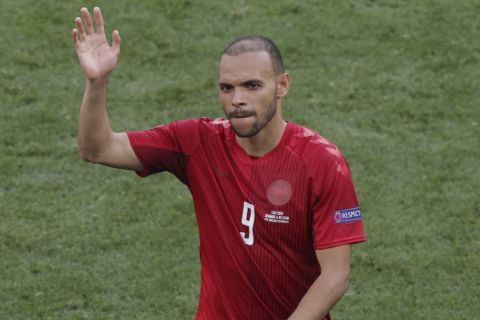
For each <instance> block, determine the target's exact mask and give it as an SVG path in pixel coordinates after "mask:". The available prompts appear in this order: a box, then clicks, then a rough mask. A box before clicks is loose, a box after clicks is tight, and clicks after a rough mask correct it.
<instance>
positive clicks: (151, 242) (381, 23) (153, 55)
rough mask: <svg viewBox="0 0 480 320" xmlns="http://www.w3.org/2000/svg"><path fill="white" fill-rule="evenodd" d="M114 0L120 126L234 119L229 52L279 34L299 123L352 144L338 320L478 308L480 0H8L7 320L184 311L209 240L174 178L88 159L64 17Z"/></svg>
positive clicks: (0, 20) (114, 93)
mask: <svg viewBox="0 0 480 320" xmlns="http://www.w3.org/2000/svg"><path fill="white" fill-rule="evenodd" d="M83 5H86V6H87V7H89V8H90V9H91V8H93V6H94V5H99V6H101V7H102V10H103V13H104V16H105V20H106V28H107V30H108V32H109V33H111V31H112V30H113V28H118V29H119V30H120V33H121V35H122V40H123V43H122V53H121V61H120V65H119V67H118V69H117V70H116V71H115V72H114V74H113V78H112V80H111V83H110V91H109V109H110V115H111V122H112V125H113V127H114V129H115V130H127V129H141V128H148V127H151V126H154V125H156V124H158V123H162V122H168V121H171V120H175V119H179V118H190V117H197V116H210V117H217V116H221V110H220V106H219V103H218V101H217V96H216V87H215V82H216V63H217V60H218V58H219V54H220V52H221V50H222V49H223V48H224V47H225V46H226V45H227V44H228V43H229V42H230V41H231V40H232V39H233V38H235V37H237V36H241V35H246V34H261V35H266V36H269V37H272V38H273V39H274V40H275V41H276V42H277V44H278V45H279V47H280V49H281V50H282V52H283V56H284V60H285V65H286V68H287V69H288V71H289V72H290V73H291V75H292V79H293V83H292V89H291V91H290V94H289V96H288V97H287V98H286V101H285V106H284V113H285V116H286V118H287V119H289V120H291V121H296V122H299V123H302V124H304V125H306V126H308V127H311V128H313V129H315V130H317V131H319V132H320V133H322V134H323V135H325V136H326V137H328V138H330V139H331V140H333V141H334V142H335V143H337V144H338V145H339V146H340V147H341V148H342V150H343V152H344V154H345V155H346V157H347V159H348V161H349V163H350V167H351V169H352V173H353V176H354V180H355V183H356V188H357V191H358V195H359V200H360V204H361V206H362V209H363V212H364V216H365V227H366V232H367V237H368V239H369V241H368V242H367V243H365V244H361V245H358V246H355V247H354V256H353V261H352V275H351V284H350V290H349V291H348V293H347V294H346V296H345V297H344V298H343V299H342V300H341V302H340V303H339V304H338V305H337V306H336V307H335V309H334V311H333V315H334V317H335V318H336V319H385V318H386V317H388V318H389V319H405V318H412V319H479V317H480V316H479V314H480V308H479V307H478V297H479V296H480V289H479V288H480V242H479V240H480V239H479V230H480V222H479V221H480V219H479V218H478V212H480V196H479V192H480V151H479V150H480V148H479V146H480V143H479V141H480V140H479V136H480V128H479V121H480V111H479V107H478V106H479V105H480V93H479V90H478V88H479V87H480V80H479V79H480V71H479V70H480V56H479V52H480V40H479V39H480V31H479V30H480V25H479V24H480V22H479V20H478V14H479V13H480V3H479V2H478V1H474V0H470V1H467V0H460V1H451V0H439V1H433V0H428V1H392V0H368V1H367V0H359V1H354V0H350V1H346V0H345V1H333V0H327V1H322V2H318V1H302V2H293V1H287V0H279V1H275V2H267V1H264V2H258V1H257V2H254V1H237V2H235V3H229V2H225V1H217V0H212V1H206V2H199V1H191V0H190V1H188V0H183V1H173V0H165V1H153V0H151V1H141V2H132V1H124V0H119V1H115V2H112V1H110V2H107V1H98V2H95V3H93V2H91V1H86V2H80V1H68V2H66V1H62V2H60V1H48V0H45V1H31V0H24V1H12V0H4V1H2V4H1V10H0V33H1V34H2V42H1V44H0V46H1V48H0V61H2V64H1V66H0V86H1V88H2V90H1V92H0V128H1V136H0V175H1V176H0V177H1V178H0V318H1V319H191V318H193V315H194V313H195V310H196V305H197V301H198V292H199V259H198V238H197V235H196V232H197V230H196V224H195V219H194V214H193V208H192V204H191V200H190V195H189V193H188V190H187V189H186V188H185V187H184V186H182V185H181V184H180V183H179V182H177V181H176V180H175V179H174V178H173V177H171V176H169V175H168V174H160V175H157V176H154V177H151V178H148V179H145V180H141V179H139V178H137V177H135V175H134V174H133V173H130V172H125V171H119V170H115V169H109V168H102V167H99V166H94V165H90V164H87V163H83V162H82V161H80V159H79V156H78V151H77V147H76V142H75V136H76V128H77V124H76V122H77V114H78V108H79V105H80V100H81V96H82V92H83V85H84V80H83V77H82V74H81V72H80V68H79V66H78V63H77V60H76V56H75V53H74V49H73V45H72V43H71V39H70V30H71V29H72V28H73V27H74V24H73V19H74V18H75V16H76V15H78V14H79V9H80V7H81V6H83Z"/></svg>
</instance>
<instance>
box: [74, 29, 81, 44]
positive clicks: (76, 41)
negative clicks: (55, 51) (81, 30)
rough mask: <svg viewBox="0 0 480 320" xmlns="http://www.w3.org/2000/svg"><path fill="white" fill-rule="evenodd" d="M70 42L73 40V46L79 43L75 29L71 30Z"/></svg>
mask: <svg viewBox="0 0 480 320" xmlns="http://www.w3.org/2000/svg"><path fill="white" fill-rule="evenodd" d="M72 40H73V43H74V44H75V45H77V44H78V41H80V39H78V30H77V29H73V30H72Z"/></svg>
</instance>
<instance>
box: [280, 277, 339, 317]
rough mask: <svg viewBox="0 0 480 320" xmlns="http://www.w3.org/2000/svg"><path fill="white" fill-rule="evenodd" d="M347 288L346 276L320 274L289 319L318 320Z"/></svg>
mask: <svg viewBox="0 0 480 320" xmlns="http://www.w3.org/2000/svg"><path fill="white" fill-rule="evenodd" d="M347 288H348V276H347V277H345V276H335V277H329V276H328V275H323V274H322V275H320V276H319V277H318V278H317V279H316V280H315V282H314V283H313V284H312V286H311V287H310V289H309V290H308V291H307V293H306V294H305V296H304V297H303V298H302V300H301V301H300V304H299V305H298V307H297V309H296V310H295V311H294V312H293V314H292V315H291V316H290V317H289V318H288V319H289V320H297V319H301V320H310V319H311V320H320V319H323V317H324V316H325V315H326V314H327V313H328V312H329V311H330V310H331V309H332V308H333V306H334V305H335V304H336V303H337V302H338V301H339V300H340V298H341V297H342V296H343V295H344V293H345V292H346V291H347Z"/></svg>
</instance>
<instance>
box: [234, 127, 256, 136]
mask: <svg viewBox="0 0 480 320" xmlns="http://www.w3.org/2000/svg"><path fill="white" fill-rule="evenodd" d="M232 128H233V131H235V134H236V135H237V136H238V137H240V138H251V137H254V136H256V135H257V133H258V132H259V130H256V129H255V128H254V127H250V128H242V129H240V128H238V127H235V126H233V125H232Z"/></svg>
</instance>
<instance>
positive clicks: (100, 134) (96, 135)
mask: <svg viewBox="0 0 480 320" xmlns="http://www.w3.org/2000/svg"><path fill="white" fill-rule="evenodd" d="M107 85H108V79H107V78H102V79H99V80H88V79H87V80H86V84H85V93H84V95H83V99H82V105H81V107H80V115H79V123H78V137H77V138H78V146H79V149H80V155H81V157H82V159H84V160H87V161H95V158H96V157H98V156H99V155H100V154H101V152H102V148H104V147H105V146H107V145H108V143H109V141H110V139H111V138H112V134H113V132H112V129H111V126H110V120H109V118H108V112H107Z"/></svg>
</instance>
